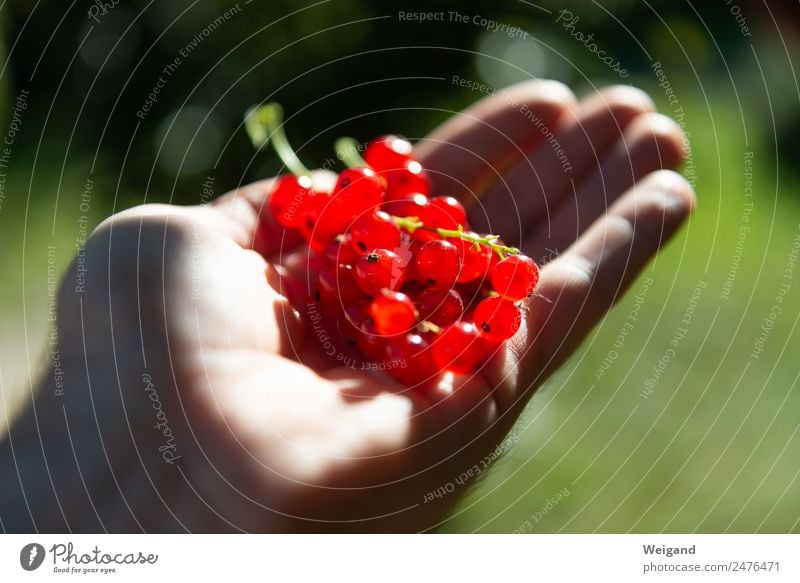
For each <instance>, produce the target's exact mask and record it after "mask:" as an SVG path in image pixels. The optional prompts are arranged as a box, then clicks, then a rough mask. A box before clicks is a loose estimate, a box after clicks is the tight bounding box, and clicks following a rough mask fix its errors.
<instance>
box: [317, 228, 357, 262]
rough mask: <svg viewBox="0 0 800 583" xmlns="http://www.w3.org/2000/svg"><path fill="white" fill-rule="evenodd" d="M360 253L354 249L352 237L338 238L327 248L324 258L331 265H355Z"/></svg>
mask: <svg viewBox="0 0 800 583" xmlns="http://www.w3.org/2000/svg"><path fill="white" fill-rule="evenodd" d="M359 255H360V254H359V253H356V251H355V249H353V244H352V241H351V240H350V235H344V236H342V237H338V238H336V239H334V240H333V241H331V242H330V243H328V244H327V245H326V246H325V251H324V252H323V257H324V258H325V261H326V262H327V263H328V264H330V265H355V264H356V261H358V257H359Z"/></svg>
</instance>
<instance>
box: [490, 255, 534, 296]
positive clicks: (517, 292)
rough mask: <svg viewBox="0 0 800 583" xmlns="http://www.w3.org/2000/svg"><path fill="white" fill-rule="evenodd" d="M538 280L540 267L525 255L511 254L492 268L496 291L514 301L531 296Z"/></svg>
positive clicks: (493, 283)
mask: <svg viewBox="0 0 800 583" xmlns="http://www.w3.org/2000/svg"><path fill="white" fill-rule="evenodd" d="M538 282H539V267H538V266H537V265H536V263H534V261H533V259H531V258H530V257H526V256H525V255H510V256H509V257H506V258H505V259H503V260H502V261H500V262H499V263H498V264H497V265H495V266H494V269H493V270H492V287H493V288H494V291H496V292H497V293H499V294H500V295H501V296H503V297H504V298H506V299H507V300H510V301H512V302H516V301H518V300H521V299H523V298H527V297H528V296H530V295H531V294H532V293H533V288H535V287H536V284H537V283H538Z"/></svg>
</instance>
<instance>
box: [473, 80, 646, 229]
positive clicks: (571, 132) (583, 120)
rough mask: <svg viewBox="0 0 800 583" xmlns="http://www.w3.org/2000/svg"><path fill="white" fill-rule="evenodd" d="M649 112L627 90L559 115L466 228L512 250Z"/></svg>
mask: <svg viewBox="0 0 800 583" xmlns="http://www.w3.org/2000/svg"><path fill="white" fill-rule="evenodd" d="M654 109H655V106H654V105H653V102H652V101H651V100H650V98H649V97H648V96H647V94H646V93H644V92H643V91H640V90H639V89H635V88H633V87H630V86H627V85H617V86H612V87H606V88H604V89H601V90H600V91H597V92H595V93H592V94H591V95H589V96H588V97H586V98H585V99H583V100H582V101H581V102H580V104H579V105H578V106H577V108H575V110H570V111H569V112H568V113H567V114H566V115H564V117H563V118H562V119H561V123H560V124H559V127H558V128H557V129H555V132H554V133H550V132H549V130H547V129H546V128H544V129H543V130H542V131H543V132H544V133H545V136H544V138H545V139H544V141H542V142H541V143H539V144H537V145H535V146H534V147H533V148H532V149H530V150H528V152H527V153H526V156H525V157H524V158H522V159H521V160H519V162H518V163H517V164H516V166H514V167H513V168H512V169H511V170H510V171H509V172H508V173H507V174H506V176H505V178H504V180H501V181H499V182H498V183H497V184H496V185H495V186H494V187H493V188H492V189H491V190H490V191H489V193H488V194H487V195H486V197H484V199H483V200H482V201H481V205H479V206H476V207H475V208H474V209H473V212H472V213H471V215H472V216H471V217H470V219H471V223H472V224H473V225H474V226H475V228H476V229H478V230H480V231H483V232H489V233H498V234H500V235H502V236H503V237H504V239H505V240H506V241H507V242H509V243H512V244H517V243H518V242H519V241H520V240H521V239H522V234H523V233H525V232H526V231H527V230H528V229H529V228H530V227H531V225H532V224H534V223H535V222H536V221H537V220H538V219H539V218H541V217H542V216H543V215H545V214H547V213H548V212H550V210H551V209H553V208H556V207H557V206H558V204H559V202H560V201H561V200H562V199H563V198H564V197H565V196H566V195H567V194H568V193H569V192H571V191H572V184H580V182H581V181H582V180H583V178H584V177H585V176H586V175H587V174H588V173H589V172H590V171H591V170H592V169H594V168H597V167H598V166H599V164H600V160H602V159H603V157H604V156H605V154H606V152H607V151H608V150H609V149H610V148H611V147H612V146H613V144H614V143H616V142H617V141H619V139H620V136H621V135H622V132H623V131H624V130H625V128H626V127H627V126H628V124H629V123H630V122H631V121H632V120H633V119H634V118H636V117H637V116H639V115H641V114H643V113H647V112H651V111H653V110H654ZM501 209H502V212H500V210H501ZM511 209H515V212H510V211H511Z"/></svg>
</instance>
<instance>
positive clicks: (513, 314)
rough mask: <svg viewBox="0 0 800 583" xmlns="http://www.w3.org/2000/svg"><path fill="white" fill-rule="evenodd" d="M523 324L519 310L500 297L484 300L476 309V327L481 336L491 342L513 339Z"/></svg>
mask: <svg viewBox="0 0 800 583" xmlns="http://www.w3.org/2000/svg"><path fill="white" fill-rule="evenodd" d="M521 323H522V315H521V314H520V312H519V308H517V306H515V305H514V304H512V303H511V302H509V301H508V300H504V299H503V298H501V297H499V296H491V297H488V298H486V299H483V300H481V302H480V303H479V304H478V306H477V307H476V308H475V326H476V327H477V329H478V331H479V332H480V334H481V336H483V337H484V338H486V339H487V340H490V341H491V342H502V341H504V340H507V339H508V338H511V337H512V336H513V335H514V334H516V332H517V330H519V327H520V324H521Z"/></svg>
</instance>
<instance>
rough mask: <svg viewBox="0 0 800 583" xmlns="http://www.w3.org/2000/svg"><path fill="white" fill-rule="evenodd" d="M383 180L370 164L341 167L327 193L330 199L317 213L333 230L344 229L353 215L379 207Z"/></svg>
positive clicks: (342, 230) (383, 185) (384, 186)
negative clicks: (322, 209)
mask: <svg viewBox="0 0 800 583" xmlns="http://www.w3.org/2000/svg"><path fill="white" fill-rule="evenodd" d="M385 192H386V181H385V180H384V179H383V178H382V177H381V176H378V175H377V174H375V171H374V170H372V169H371V168H348V169H347V170H343V171H342V172H341V173H340V174H339V177H338V179H337V180H336V186H335V187H334V189H333V193H332V194H331V203H330V205H328V208H326V209H325V213H324V214H323V215H322V216H321V217H320V220H323V221H325V222H326V224H327V225H328V228H329V229H331V230H333V231H335V232H336V234H339V233H344V232H345V231H346V230H347V228H348V227H349V226H350V223H351V222H352V220H353V217H357V216H360V215H362V214H364V213H366V212H371V211H373V210H376V209H378V208H380V205H381V203H382V202H383V197H384V194H385Z"/></svg>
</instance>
